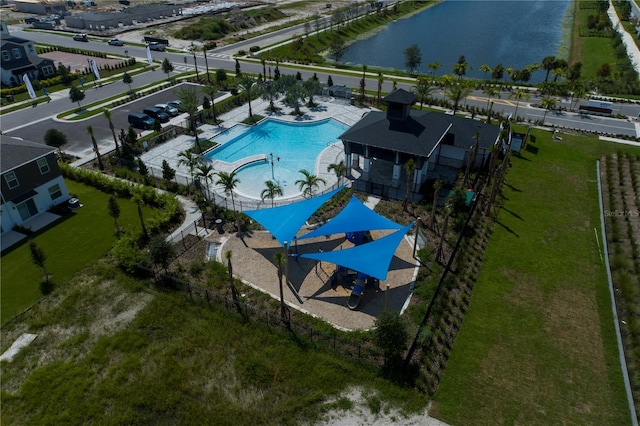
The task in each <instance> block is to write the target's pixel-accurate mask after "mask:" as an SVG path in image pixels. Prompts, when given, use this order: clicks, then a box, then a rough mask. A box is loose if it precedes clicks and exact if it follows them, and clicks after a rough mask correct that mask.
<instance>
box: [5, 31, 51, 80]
mask: <svg viewBox="0 0 640 426" xmlns="http://www.w3.org/2000/svg"><path fill="white" fill-rule="evenodd" d="M0 38H1V39H2V42H1V47H0V51H1V54H2V61H0V67H1V69H2V71H1V74H0V77H1V79H2V86H9V87H11V86H19V85H21V84H22V76H23V75H24V74H27V75H28V76H29V79H30V80H31V81H34V80H43V79H46V78H51V77H53V76H55V75H56V67H55V64H54V63H53V61H52V60H51V59H47V58H41V57H40V56H38V54H37V52H36V47H35V45H34V43H33V41H31V40H27V39H24V38H20V37H13V36H12V35H11V34H9V29H8V28H7V24H6V23H5V22H4V21H0Z"/></svg>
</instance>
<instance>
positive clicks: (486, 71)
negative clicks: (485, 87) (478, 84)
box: [478, 64, 492, 80]
mask: <svg viewBox="0 0 640 426" xmlns="http://www.w3.org/2000/svg"><path fill="white" fill-rule="evenodd" d="M478 70H480V71H482V72H483V73H484V79H485V80H486V79H487V74H489V73H490V72H491V71H492V70H491V67H490V66H489V65H487V64H482V65H480V68H478Z"/></svg>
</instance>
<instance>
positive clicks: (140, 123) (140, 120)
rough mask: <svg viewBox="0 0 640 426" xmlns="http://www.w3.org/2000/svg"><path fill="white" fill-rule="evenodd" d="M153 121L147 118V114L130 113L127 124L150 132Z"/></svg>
mask: <svg viewBox="0 0 640 426" xmlns="http://www.w3.org/2000/svg"><path fill="white" fill-rule="evenodd" d="M154 121H155V120H154V119H153V118H151V117H149V116H148V115H147V114H142V113H139V112H132V113H131V114H129V124H130V125H131V127H134V128H136V129H142V130H151V129H153V122H154Z"/></svg>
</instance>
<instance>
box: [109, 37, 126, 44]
mask: <svg viewBox="0 0 640 426" xmlns="http://www.w3.org/2000/svg"><path fill="white" fill-rule="evenodd" d="M109 46H124V41H122V40H119V39H117V38H112V39H111V40H109Z"/></svg>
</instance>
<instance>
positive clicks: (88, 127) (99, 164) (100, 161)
mask: <svg viewBox="0 0 640 426" xmlns="http://www.w3.org/2000/svg"><path fill="white" fill-rule="evenodd" d="M87 133H89V135H90V136H91V143H92V144H93V152H95V153H96V157H97V158H98V167H99V168H100V170H104V164H102V155H100V150H99V149H98V142H96V137H95V135H94V133H93V126H90V125H89V126H87Z"/></svg>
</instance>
